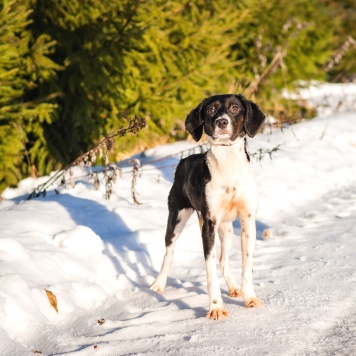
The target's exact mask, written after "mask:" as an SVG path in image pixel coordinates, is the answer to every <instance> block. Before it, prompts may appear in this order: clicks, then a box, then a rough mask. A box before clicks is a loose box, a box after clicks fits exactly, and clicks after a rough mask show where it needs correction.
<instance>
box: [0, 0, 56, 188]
mask: <svg viewBox="0 0 356 356" xmlns="http://www.w3.org/2000/svg"><path fill="white" fill-rule="evenodd" d="M29 15H30V10H29V9H28V8H27V7H26V4H25V2H24V1H15V0H12V1H6V0H5V1H3V2H2V3H1V5H0V82H1V84H0V190H2V188H4V187H5V186H7V185H11V184H16V183H17V182H18V180H19V179H20V178H21V177H22V173H25V174H26V175H29V174H30V173H31V164H30V162H31V161H30V157H29V154H28V153H27V147H26V143H27V142H28V140H29V137H30V136H31V135H32V132H37V135H38V136H39V137H40V138H41V137H42V135H43V128H42V127H41V123H42V122H44V121H46V120H47V121H48V122H50V114H51V112H52V111H53V109H54V105H52V104H49V103H46V100H43V99H42V98H40V97H37V98H36V100H33V101H31V100H26V98H25V93H26V92H27V91H30V90H32V89H33V88H34V87H35V86H36V80H37V78H36V74H35V72H34V71H33V67H34V66H36V68H37V69H38V70H40V71H44V73H46V75H51V74H53V73H54V71H55V70H57V69H59V67H58V66H56V65H55V64H54V63H53V62H52V61H51V60H50V59H49V58H48V57H46V54H47V53H48V52H49V50H50V47H51V46H52V45H53V43H51V42H48V41H47V40H48V39H47V38H46V37H39V38H37V39H36V41H35V42H34V43H31V40H30V36H29V33H28V32H27V31H26V27H27V26H28V25H29V23H30V21H29V19H28V18H29ZM32 173H34V172H32Z"/></svg>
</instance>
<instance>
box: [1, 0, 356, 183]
mask: <svg viewBox="0 0 356 356" xmlns="http://www.w3.org/2000/svg"><path fill="white" fill-rule="evenodd" d="M350 9H351V10H352V5H351V3H350V0H342V1H340V2H336V1H332V2H329V1H326V0H313V1H310V0H309V1H308V0H296V1H293V2H290V1H287V0H281V1H277V0H245V1H243V2H236V1H234V0H225V1H221V0H217V1H212V0H208V1H204V0H196V1H191V0H183V1H178V0H166V1H163V0H157V1H151V0H149V1H141V0H116V1H112V0H101V1H95V0H66V1H47V0H2V2H1V3H0V83H1V85H0V134H1V138H0V140H1V141H0V190H1V188H3V187H4V186H6V185H13V184H15V183H16V182H17V181H18V180H19V179H21V178H22V177H24V176H28V175H29V174H31V172H32V174H34V173H35V172H36V171H38V172H39V174H45V173H49V171H50V170H53V169H57V168H59V167H60V166H61V165H63V164H66V163H68V162H70V161H72V160H73V159H74V158H75V157H77V156H78V155H79V154H80V153H81V152H86V151H88V149H89V148H90V147H92V146H93V145H94V144H95V142H96V141H97V140H98V139H99V138H100V137H102V136H105V135H107V134H108V132H109V131H110V130H111V129H113V128H119V127H120V126H121V125H122V124H123V123H124V122H123V120H124V119H123V118H122V117H123V115H120V113H121V112H123V111H125V112H127V114H128V115H129V116H131V115H138V116H141V117H144V118H146V119H147V122H148V128H147V129H145V130H142V131H141V132H140V133H139V134H137V135H135V136H127V137H122V138H120V140H119V141H118V142H117V144H116V151H115V154H116V158H120V157H121V156H120V155H122V154H127V153H128V152H130V151H132V149H133V148H135V149H136V150H139V149H143V148H145V147H148V146H152V145H153V144H155V143H159V142H167V141H168V140H171V139H177V138H182V137H185V135H186V133H185V131H184V119H185V116H186V114H187V113H188V112H189V110H190V109H191V108H192V107H194V106H195V105H196V103H197V102H199V101H200V100H201V99H203V98H204V97H205V96H208V95H211V94H216V93H226V92H231V93H235V92H238V93H241V92H244V93H245V94H246V95H249V96H251V97H256V100H257V101H258V102H259V104H260V105H261V106H262V107H263V109H264V110H265V111H267V112H270V113H272V114H274V115H275V116H277V117H278V116H283V115H288V116H293V115H294V114H293V112H294V111H295V110H294V111H290V110H289V105H290V102H287V101H286V100H285V99H283V97H282V96H281V92H282V90H283V88H285V87H289V88H292V87H293V86H295V85H296V84H297V85H299V83H300V80H302V79H303V80H310V79H324V78H326V72H327V70H328V68H329V67H330V66H329V64H328V63H330V60H332V58H333V55H335V54H337V53H338V52H337V49H338V48H339V47H340V46H342V44H343V43H344V39H345V36H346V33H347V32H348V29H347V28H346V27H347V26H349V27H350V28H351V27H352V26H351V25H352V23H353V22H352V21H353V20H352V19H354V14H355V12H354V11H350ZM344 23H346V24H347V25H345V24H344ZM346 38H347V36H346ZM352 58H353V57H350V53H349V52H348V53H347V54H345V56H344V57H343V61H341V62H338V64H337V66H335V65H331V67H330V68H332V69H331V70H330V73H331V74H330V75H333V74H332V73H336V71H338V72H340V71H341V72H342V73H343V75H347V73H354V71H355V61H352ZM328 66H329V67H328ZM333 71H334V72H333ZM294 109H295V108H294ZM299 111H300V110H299ZM296 112H297V113H298V110H297V111H296ZM299 115H301V114H299ZM31 167H32V169H31Z"/></svg>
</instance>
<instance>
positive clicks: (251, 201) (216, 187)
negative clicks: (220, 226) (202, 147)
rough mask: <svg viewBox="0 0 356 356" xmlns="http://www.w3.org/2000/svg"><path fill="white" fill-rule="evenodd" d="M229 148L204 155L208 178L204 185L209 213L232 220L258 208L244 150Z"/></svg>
mask: <svg viewBox="0 0 356 356" xmlns="http://www.w3.org/2000/svg"><path fill="white" fill-rule="evenodd" d="M237 153H238V154H236V152H229V151H228V150H226V152H224V154H221V155H220V154H219V155H216V154H211V155H209V154H208V156H207V161H208V166H209V170H210V175H211V180H210V182H209V183H207V185H206V201H207V204H208V207H209V212H210V214H211V216H212V217H215V218H216V219H218V220H220V221H233V220H235V219H236V218H237V217H238V216H239V215H241V214H246V215H247V214H249V213H250V212H251V211H253V210H255V209H256V208H257V206H256V205H257V190H256V183H255V177H254V174H253V170H252V167H251V164H250V162H249V161H248V160H247V157H246V155H245V153H244V152H243V153H241V152H240V151H238V152H237Z"/></svg>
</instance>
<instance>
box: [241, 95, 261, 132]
mask: <svg viewBox="0 0 356 356" xmlns="http://www.w3.org/2000/svg"><path fill="white" fill-rule="evenodd" d="M236 96H237V97H238V99H239V100H240V101H241V102H242V104H243V106H244V108H245V131H246V133H247V134H248V135H249V136H250V137H254V136H255V135H256V133H257V131H258V130H259V128H260V127H261V125H262V124H263V121H265V118H266V115H265V114H264V113H263V112H262V111H261V109H260V108H259V107H258V105H257V104H255V103H254V102H253V101H251V100H247V99H246V98H245V97H244V96H243V95H241V94H240V95H236Z"/></svg>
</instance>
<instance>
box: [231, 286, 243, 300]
mask: <svg viewBox="0 0 356 356" xmlns="http://www.w3.org/2000/svg"><path fill="white" fill-rule="evenodd" d="M229 296H230V297H231V298H240V297H241V296H242V290H241V289H239V288H234V289H230V290H229Z"/></svg>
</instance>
